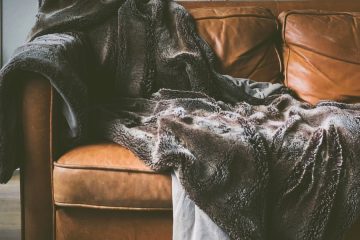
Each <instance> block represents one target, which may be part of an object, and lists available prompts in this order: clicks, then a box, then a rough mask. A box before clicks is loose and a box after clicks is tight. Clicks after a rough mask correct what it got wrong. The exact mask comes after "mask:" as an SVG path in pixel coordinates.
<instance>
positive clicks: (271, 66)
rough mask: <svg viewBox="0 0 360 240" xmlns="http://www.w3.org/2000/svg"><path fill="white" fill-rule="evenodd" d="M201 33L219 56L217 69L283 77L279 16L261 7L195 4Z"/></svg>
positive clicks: (268, 79)
mask: <svg viewBox="0 0 360 240" xmlns="http://www.w3.org/2000/svg"><path fill="white" fill-rule="evenodd" d="M189 11H190V14H191V15H192V16H193V18H194V19H195V21H196V25H197V29H198V32H199V35H200V36H201V37H202V38H203V39H204V40H205V41H206V42H207V43H208V44H209V45H210V46H211V47H212V49H213V50H214V52H215V54H216V55H217V57H218V62H217V64H216V67H217V71H219V72H220V73H222V74H228V75H231V76H234V77H240V78H250V79H252V80H255V81H263V82H277V81H279V80H280V78H281V77H282V67H281V60H280V57H279V53H278V48H277V39H279V38H277V36H278V35H279V29H278V23H277V20H276V17H274V15H273V14H272V13H271V11H270V10H268V9H265V8H260V7H222V8H195V9H190V10H189Z"/></svg>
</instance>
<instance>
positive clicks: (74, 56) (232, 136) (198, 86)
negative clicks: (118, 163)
mask: <svg viewBox="0 0 360 240" xmlns="http://www.w3.org/2000/svg"><path fill="white" fill-rule="evenodd" d="M39 4H40V10H39V15H38V21H37V23H36V25H35V26H34V28H33V30H32V32H31V33H30V39H31V40H30V41H29V42H28V43H26V44H25V45H24V46H22V47H20V48H19V49H18V50H17V52H16V53H15V55H14V57H13V58H12V59H11V60H10V62H9V63H8V64H7V65H5V66H4V68H3V69H2V70H1V72H0V114H1V118H0V133H1V134H0V181H1V182H6V181H7V180H8V179H9V178H10V177H11V174H12V171H13V170H14V169H15V168H16V167H18V166H19V165H21V161H20V160H19V159H20V158H21V156H20V155H19V152H21V151H18V150H17V148H19V147H21V146H19V143H21V138H20V136H21V133H20V130H19V126H20V121H19V118H20V115H19V114H18V113H17V110H16V108H17V107H18V105H19V103H18V100H17V99H18V98H19V97H20V96H19V89H20V83H19V82H17V81H16V79H18V76H19V74H20V73H22V72H34V73H38V74H40V75H42V76H44V77H46V78H47V79H48V80H49V82H50V83H51V85H52V86H53V88H54V89H55V90H56V91H57V93H58V95H59V97H60V99H61V101H60V102H61V105H62V113H63V116H64V118H65V119H66V122H67V123H68V129H69V131H68V138H69V139H71V140H72V142H74V143H75V144H76V143H81V142H83V141H85V140H88V139H89V138H90V136H93V137H94V136H95V137H96V138H97V139H102V140H105V139H106V140H109V141H113V142H116V143H119V144H121V145H123V146H125V147H127V148H129V149H130V150H132V151H133V152H134V153H135V154H136V155H137V156H138V157H139V158H141V159H142V160H144V162H145V163H146V164H148V165H149V166H150V167H152V168H153V169H154V170H157V171H167V170H171V169H177V171H178V173H179V176H180V181H181V184H182V185H183V187H184V189H185V190H186V192H187V193H188V195H189V197H190V198H191V199H192V200H193V201H194V202H195V203H196V204H197V205H198V206H199V207H200V208H201V209H202V210H203V211H204V212H206V213H207V214H208V215H209V216H210V218H211V219H212V220H213V221H214V222H215V223H216V224H218V225H219V226H220V227H221V228H223V229H224V230H225V231H226V232H227V233H228V234H229V236H230V237H231V238H233V239H241V240H243V239H245V240H246V239H341V238H342V236H343V235H344V233H345V232H346V230H347V229H348V228H349V227H350V226H351V225H352V224H353V223H354V222H355V220H356V219H357V218H358V217H359V211H360V209H359V206H360V203H359V201H360V198H359V194H360V180H359V179H360V161H359V160H358V158H357V156H358V155H360V148H358V146H359V144H360V105H356V104H354V105H347V104H341V103H334V102H322V103H320V104H318V105H317V106H310V105H309V104H306V103H302V102H300V101H298V100H296V99H295V98H294V97H293V96H292V95H290V94H289V93H290V92H289V91H288V89H286V88H285V87H283V86H282V85H280V84H269V83H255V82H253V81H251V80H246V79H237V78H233V77H231V76H226V75H221V74H219V73H217V72H216V71H215V69H214V59H215V57H214V54H213V52H212V50H211V49H210V47H209V46H208V45H207V43H206V42H205V41H203V40H202V39H201V38H200V37H199V36H198V34H197V33H196V27H195V24H194V22H193V20H192V18H191V16H190V15H189V14H188V13H187V12H186V10H185V9H184V8H183V7H181V6H180V5H178V4H176V3H175V2H172V1H168V0H150V1H141V0H127V1H125V2H123V1H120V0H107V1H97V0H77V1H76V0H74V1H68V2H66V3H65V2H64V1H53V0H44V1H40V2H39ZM80 10H81V11H80ZM239 44H241V43H239ZM98 76H107V77H109V78H111V80H104V79H97V77H98ZM105 81H106V82H107V83H111V84H113V85H112V86H110V88H111V89H112V90H113V93H114V94H115V95H114V96H112V97H113V100H112V101H111V102H109V103H108V104H103V103H102V104H99V102H103V101H101V100H99V101H98V102H96V101H94V99H93V96H94V95H97V94H96V87H94V86H97V84H98V83H99V84H98V85H101V84H102V82H105ZM111 93H112V92H111ZM109 95H110V91H109ZM89 119H91V121H90V120H89ZM90 129H92V130H95V131H91V132H90ZM17 154H18V155H17Z"/></svg>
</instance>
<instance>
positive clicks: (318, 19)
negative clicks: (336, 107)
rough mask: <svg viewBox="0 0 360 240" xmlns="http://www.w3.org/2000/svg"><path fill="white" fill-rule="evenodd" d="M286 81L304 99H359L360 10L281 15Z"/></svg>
mask: <svg viewBox="0 0 360 240" xmlns="http://www.w3.org/2000/svg"><path fill="white" fill-rule="evenodd" d="M280 21H281V22H282V25H283V27H282V29H283V30H282V34H283V39H284V62H285V84H286V85H287V86H288V87H290V88H291V89H293V90H294V91H295V92H296V93H297V94H298V95H299V97H300V98H302V99H303V100H305V101H307V102H309V103H312V104H316V103H317V102H319V101H320V100H335V101H341V102H348V103H355V102H360V13H348V12H346V13H341V12H325V11H316V10H303V11H294V10H293V11H288V12H284V13H282V14H281V15H280Z"/></svg>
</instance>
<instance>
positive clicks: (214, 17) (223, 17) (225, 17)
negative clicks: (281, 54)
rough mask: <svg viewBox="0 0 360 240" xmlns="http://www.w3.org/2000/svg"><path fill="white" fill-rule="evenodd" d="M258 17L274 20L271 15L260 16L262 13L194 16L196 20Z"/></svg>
mask: <svg viewBox="0 0 360 240" xmlns="http://www.w3.org/2000/svg"><path fill="white" fill-rule="evenodd" d="M249 17H251V18H259V19H268V20H273V21H275V18H273V17H272V16H268V17H267V16H262V15H256V14H233V15H228V16H211V17H210V16H209V17H198V18H196V17H194V19H195V20H196V21H202V20H218V19H227V18H249Z"/></svg>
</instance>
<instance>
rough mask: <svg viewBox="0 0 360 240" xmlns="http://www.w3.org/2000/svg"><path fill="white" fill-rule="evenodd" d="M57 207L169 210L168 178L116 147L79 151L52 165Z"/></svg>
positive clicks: (169, 191) (83, 148) (88, 147)
mask: <svg viewBox="0 0 360 240" xmlns="http://www.w3.org/2000/svg"><path fill="white" fill-rule="evenodd" d="M53 177H54V181H53V182H54V183H53V184H54V201H55V205H57V206H67V207H69V206H73V207H75V206H76V207H83V208H100V209H103V208H105V209H106V208H107V209H121V210H126V209H146V210H171V207H172V201H171V178H170V176H169V175H168V174H156V173H154V172H153V171H152V170H150V169H149V168H148V167H147V166H145V165H144V163H143V162H142V161H141V160H139V159H138V158H137V157H135V155H134V154H133V153H131V152H130V151H129V150H127V149H125V148H124V147H121V146H119V145H116V144H112V143H108V144H107V143H104V144H96V145H88V146H83V147H78V148H75V149H73V150H71V151H70V152H68V153H66V154H64V155H63V156H62V157H61V158H60V159H59V160H58V161H57V162H56V163H54V174H53Z"/></svg>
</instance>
